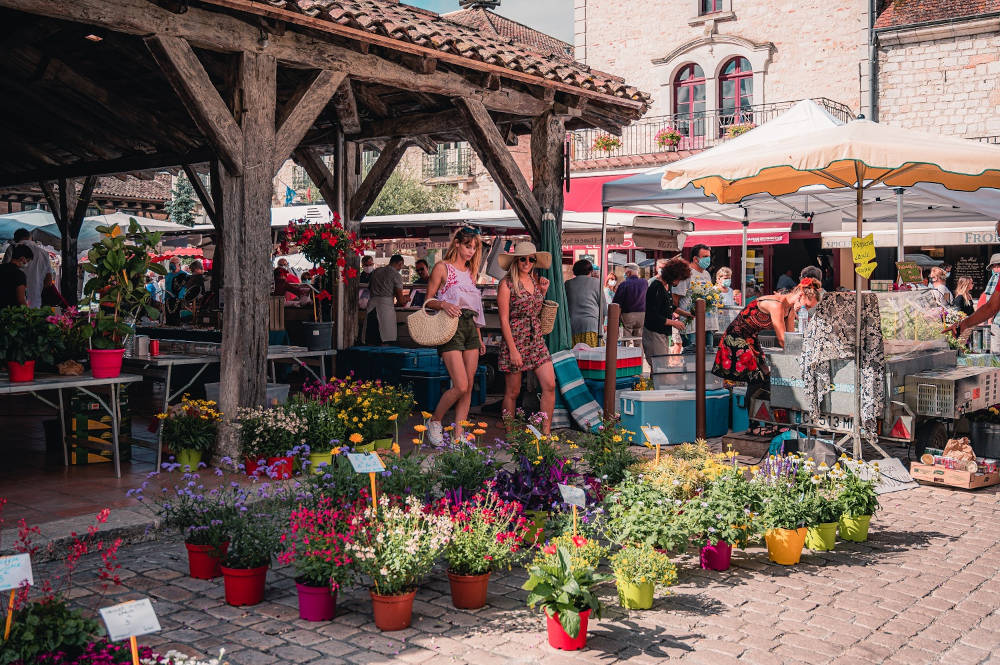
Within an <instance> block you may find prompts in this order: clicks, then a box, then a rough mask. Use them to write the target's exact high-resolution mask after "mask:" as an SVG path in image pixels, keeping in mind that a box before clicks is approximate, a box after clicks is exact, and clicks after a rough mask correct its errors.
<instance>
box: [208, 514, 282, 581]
mask: <svg viewBox="0 0 1000 665" xmlns="http://www.w3.org/2000/svg"><path fill="white" fill-rule="evenodd" d="M254 508H257V506H254V507H253V508H250V509H248V510H247V511H246V512H241V513H240V516H239V517H238V518H236V519H234V520H233V521H232V523H231V526H230V527H229V529H228V532H229V550H228V551H227V552H226V556H225V557H223V559H222V565H223V566H225V567H226V568H242V569H250V568H260V567H261V566H267V565H270V563H271V557H273V556H274V555H275V554H277V553H278V552H279V551H281V528H280V527H279V526H278V524H279V522H283V521H284V520H281V519H280V518H279V517H278V516H277V515H276V514H274V513H267V512H263V511H262V510H259V509H258V510H255V509H254Z"/></svg>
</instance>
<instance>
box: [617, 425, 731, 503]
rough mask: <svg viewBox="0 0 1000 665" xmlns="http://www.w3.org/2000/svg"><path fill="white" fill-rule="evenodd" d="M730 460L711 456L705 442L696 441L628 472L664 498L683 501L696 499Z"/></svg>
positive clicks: (718, 454) (728, 465) (719, 456)
mask: <svg viewBox="0 0 1000 665" xmlns="http://www.w3.org/2000/svg"><path fill="white" fill-rule="evenodd" d="M730 459H731V458H730V457H729V456H728V455H726V454H725V453H713V452H712V451H711V450H709V448H708V444H707V443H706V442H705V441H703V440H699V441H696V442H695V443H682V444H680V445H677V446H670V447H669V448H668V449H666V450H661V451H660V459H659V461H656V460H655V459H650V460H646V461H644V462H640V463H639V464H636V465H635V466H633V467H632V468H631V469H630V471H631V472H632V473H633V474H634V475H641V476H642V477H643V478H644V479H645V482H646V483H647V484H648V485H650V486H651V487H653V488H655V489H656V490H657V491H658V492H660V493H661V494H662V495H663V497H664V498H670V499H682V500H684V499H690V498H691V497H693V496H696V495H697V494H698V492H700V491H701V490H702V489H703V488H704V487H705V486H706V485H707V484H708V483H709V482H710V481H711V480H712V479H713V478H715V477H716V476H718V475H719V474H721V473H723V472H725V471H726V470H727V469H730V468H732V463H731V461H730Z"/></svg>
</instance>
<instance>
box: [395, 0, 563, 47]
mask: <svg viewBox="0 0 1000 665" xmlns="http://www.w3.org/2000/svg"><path fill="white" fill-rule="evenodd" d="M402 1H403V2H405V3H406V4H408V5H415V6H417V7H423V8H424V9H429V10H431V11H433V12H437V13H439V14H443V13H445V12H452V11H455V10H457V9H459V6H458V0H402ZM496 12H497V13H498V14H500V15H501V16H506V17H507V18H512V19H514V20H515V21H520V22H521V23H524V24H525V25H529V26H531V27H532V28H534V29H536V30H541V31H542V32H544V33H546V34H549V35H552V36H553V37H558V38H559V39H561V40H563V41H564V42H569V43H570V44H572V43H573V0H502V2H501V3H500V7H499V8H497V10H496Z"/></svg>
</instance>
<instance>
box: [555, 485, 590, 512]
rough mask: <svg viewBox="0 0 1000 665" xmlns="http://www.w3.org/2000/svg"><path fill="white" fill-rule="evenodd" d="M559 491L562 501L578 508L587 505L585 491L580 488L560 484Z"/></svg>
mask: <svg viewBox="0 0 1000 665" xmlns="http://www.w3.org/2000/svg"><path fill="white" fill-rule="evenodd" d="M559 493H560V494H562V500H563V503H568V504H569V505H571V506H577V507H579V508H586V507H587V493H586V492H584V491H583V489H582V488H580V487H573V486H572V485H563V484H560V485H559Z"/></svg>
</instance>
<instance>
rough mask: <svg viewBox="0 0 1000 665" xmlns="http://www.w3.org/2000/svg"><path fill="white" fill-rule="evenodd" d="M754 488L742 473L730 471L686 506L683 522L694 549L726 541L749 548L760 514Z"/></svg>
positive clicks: (715, 480) (710, 484)
mask: <svg viewBox="0 0 1000 665" xmlns="http://www.w3.org/2000/svg"><path fill="white" fill-rule="evenodd" d="M753 489H754V488H753V486H752V485H751V484H750V482H749V481H748V480H747V479H746V477H745V476H744V475H743V472H742V471H739V470H730V471H727V472H725V473H723V474H721V475H720V476H718V477H717V478H715V479H714V480H713V481H711V482H710V483H709V485H708V486H707V487H706V488H705V491H704V492H702V493H701V494H700V495H699V496H696V497H694V498H693V499H689V500H688V501H687V502H686V503H685V504H684V509H683V520H684V521H685V522H686V523H687V525H688V526H687V528H688V531H689V532H690V534H691V537H692V539H693V540H694V541H695V545H697V546H699V547H700V546H702V545H704V544H705V543H706V542H710V543H716V542H718V541H720V540H721V541H723V542H726V543H729V544H731V545H738V546H739V547H746V546H747V544H748V543H749V541H750V539H751V537H752V536H753V535H754V531H753V521H754V517H755V515H756V512H757V510H758V507H757V505H756V497H755V493H754V491H753Z"/></svg>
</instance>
